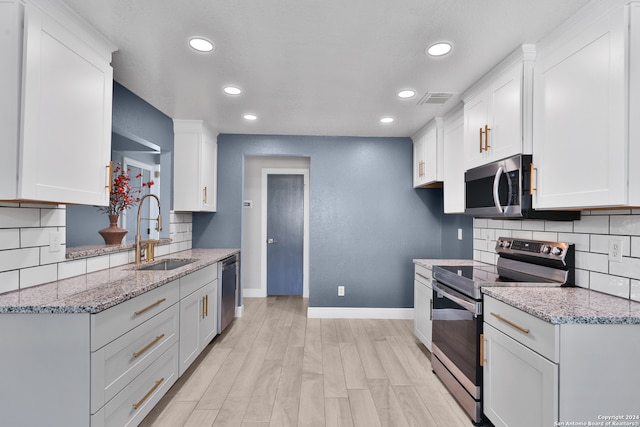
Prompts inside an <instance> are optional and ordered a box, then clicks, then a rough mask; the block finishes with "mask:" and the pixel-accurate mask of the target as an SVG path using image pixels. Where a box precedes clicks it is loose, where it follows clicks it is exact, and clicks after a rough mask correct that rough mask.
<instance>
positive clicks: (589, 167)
mask: <svg viewBox="0 0 640 427" xmlns="http://www.w3.org/2000/svg"><path fill="white" fill-rule="evenodd" d="M539 46H540V48H539V55H538V58H537V60H536V65H535V80H534V86H535V94H534V106H535V107H534V132H533V138H534V139H533V159H534V162H535V166H536V168H537V170H536V176H535V182H536V192H535V194H534V201H533V203H534V207H535V208H537V209H545V208H549V209H552V208H553V209H555V208H588V207H609V206H627V205H631V206H638V205H639V204H640V185H639V184H640V170H639V168H638V167H637V166H636V165H637V164H638V161H640V120H638V118H639V117H640V2H638V1H631V2H627V1H624V0H608V1H602V2H591V3H590V4H589V5H588V6H587V7H586V8H584V9H582V10H581V11H580V12H579V13H578V14H577V15H576V16H574V17H573V18H572V19H571V20H569V21H567V22H566V23H565V24H564V25H562V26H561V27H560V28H558V29H557V30H556V31H555V32H554V33H552V34H551V35H550V36H548V37H547V38H546V39H545V40H543V42H542V43H541V44H540V45H539Z"/></svg>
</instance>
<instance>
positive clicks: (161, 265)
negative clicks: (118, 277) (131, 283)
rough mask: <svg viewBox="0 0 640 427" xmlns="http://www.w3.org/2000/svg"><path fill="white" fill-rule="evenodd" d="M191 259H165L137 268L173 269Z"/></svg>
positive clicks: (189, 261)
mask: <svg viewBox="0 0 640 427" xmlns="http://www.w3.org/2000/svg"><path fill="white" fill-rule="evenodd" d="M193 261H194V260H192V259H165V260H162V261H160V262H158V263H155V264H151V265H146V266H144V267H141V268H138V270H174V269H176V268H179V267H182V266H183V265H187V264H191V263H192V262H193Z"/></svg>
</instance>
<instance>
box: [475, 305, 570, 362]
mask: <svg viewBox="0 0 640 427" xmlns="http://www.w3.org/2000/svg"><path fill="white" fill-rule="evenodd" d="M484 321H485V322H486V323H488V324H490V325H491V326H493V327H494V328H496V329H498V330H499V331H501V332H503V333H505V334H506V335H508V336H510V337H511V338H513V339H514V340H516V341H518V342H519V343H521V344H523V345H525V346H526V347H529V348H530V349H531V350H533V351H535V352H537V353H539V354H541V355H542V356H544V357H546V358H547V359H549V360H551V361H552V362H555V363H558V362H559V338H560V334H559V329H558V326H557V325H553V324H551V323H548V322H545V321H544V320H541V319H538V318H537V317H534V316H532V315H530V314H528V313H525V312H524V311H522V310H519V309H517V308H515V307H513V306H510V305H508V304H505V303H503V302H501V301H498V300H496V299H495V298H491V297H489V296H487V295H485V296H484Z"/></svg>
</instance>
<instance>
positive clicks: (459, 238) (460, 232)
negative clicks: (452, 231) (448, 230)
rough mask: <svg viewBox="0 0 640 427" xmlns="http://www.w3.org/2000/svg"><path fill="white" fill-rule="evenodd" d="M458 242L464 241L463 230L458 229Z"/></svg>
mask: <svg viewBox="0 0 640 427" xmlns="http://www.w3.org/2000/svg"><path fill="white" fill-rule="evenodd" d="M458 240H462V228H458Z"/></svg>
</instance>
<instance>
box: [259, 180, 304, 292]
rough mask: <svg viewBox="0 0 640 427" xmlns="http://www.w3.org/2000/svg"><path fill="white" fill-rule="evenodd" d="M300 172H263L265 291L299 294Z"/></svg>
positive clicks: (300, 273)
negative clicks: (287, 173) (265, 238)
mask: <svg viewBox="0 0 640 427" xmlns="http://www.w3.org/2000/svg"><path fill="white" fill-rule="evenodd" d="M303 241H304V176H303V175H267V295H302V262H303V258H302V256H303V255H302V254H303Z"/></svg>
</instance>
